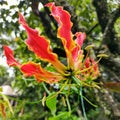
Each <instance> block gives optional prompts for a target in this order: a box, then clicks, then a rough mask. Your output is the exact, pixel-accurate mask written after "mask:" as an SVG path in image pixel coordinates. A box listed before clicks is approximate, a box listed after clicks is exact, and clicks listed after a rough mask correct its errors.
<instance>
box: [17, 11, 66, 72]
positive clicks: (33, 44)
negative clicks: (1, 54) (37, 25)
mask: <svg viewBox="0 0 120 120" xmlns="http://www.w3.org/2000/svg"><path fill="white" fill-rule="evenodd" d="M19 22H20V23H21V24H22V25H23V27H24V28H25V29H26V31H27V34H28V39H27V40H26V44H27V45H28V47H29V49H30V50H31V51H33V52H34V53H35V54H36V55H37V56H38V57H39V58H41V59H42V60H46V61H48V62H50V63H52V64H53V65H54V66H55V67H56V69H57V70H58V71H63V69H64V68H65V67H64V65H63V64H62V63H60V61H59V60H58V57H57V55H56V54H55V53H53V52H52V51H51V49H50V42H49V41H48V40H46V38H45V37H44V36H40V35H39V34H38V31H37V30H35V29H32V28H30V27H29V26H28V25H27V23H26V22H25V19H24V17H23V16H22V14H20V13H19Z"/></svg>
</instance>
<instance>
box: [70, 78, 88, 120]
mask: <svg viewBox="0 0 120 120" xmlns="http://www.w3.org/2000/svg"><path fill="white" fill-rule="evenodd" d="M72 78H73V80H74V81H75V82H76V83H77V85H79V86H80V91H79V95H80V100H81V106H82V111H83V116H84V119H85V120H87V115H86V112H85V105H84V100H83V95H82V84H81V81H80V80H79V79H78V78H76V77H74V76H72Z"/></svg>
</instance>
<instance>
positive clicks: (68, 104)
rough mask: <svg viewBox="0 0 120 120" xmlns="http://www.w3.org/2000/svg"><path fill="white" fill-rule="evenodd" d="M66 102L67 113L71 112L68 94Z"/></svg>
mask: <svg viewBox="0 0 120 120" xmlns="http://www.w3.org/2000/svg"><path fill="white" fill-rule="evenodd" d="M66 102H67V106H68V110H69V113H70V114H71V106H70V102H69V99H68V96H66Z"/></svg>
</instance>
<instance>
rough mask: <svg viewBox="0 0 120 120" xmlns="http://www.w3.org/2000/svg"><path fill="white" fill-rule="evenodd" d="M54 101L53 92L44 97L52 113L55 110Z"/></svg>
mask: <svg viewBox="0 0 120 120" xmlns="http://www.w3.org/2000/svg"><path fill="white" fill-rule="evenodd" d="M56 101H57V99H56V94H55V93H52V94H50V95H49V96H48V97H47V99H46V105H47V107H48V108H49V109H50V111H51V113H52V114H53V115H55V112H56Z"/></svg>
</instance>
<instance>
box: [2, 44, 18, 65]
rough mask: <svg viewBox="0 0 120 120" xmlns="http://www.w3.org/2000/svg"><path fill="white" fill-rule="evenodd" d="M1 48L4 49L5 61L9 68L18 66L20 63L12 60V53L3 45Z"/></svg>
mask: <svg viewBox="0 0 120 120" xmlns="http://www.w3.org/2000/svg"><path fill="white" fill-rule="evenodd" d="M3 48H4V54H5V56H6V59H7V64H8V65H9V66H20V63H19V62H17V61H16V60H15V58H14V53H13V51H12V50H11V49H10V48H9V47H8V46H6V45H4V46H3Z"/></svg>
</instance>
